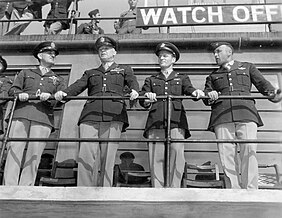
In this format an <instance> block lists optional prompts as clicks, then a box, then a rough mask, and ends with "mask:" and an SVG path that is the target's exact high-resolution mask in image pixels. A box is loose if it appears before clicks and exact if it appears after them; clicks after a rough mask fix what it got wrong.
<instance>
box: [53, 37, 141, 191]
mask: <svg viewBox="0 0 282 218" xmlns="http://www.w3.org/2000/svg"><path fill="white" fill-rule="evenodd" d="M95 47H96V49H97V50H98V55H99V58H100V60H101V62H102V64H101V65H100V66H99V67H98V68H96V69H90V70H86V71H85V72H84V74H83V76H82V77H81V78H80V79H78V80H77V81H76V82H75V83H73V84H72V85H70V86H69V87H68V88H67V89H66V90H64V91H60V92H58V93H56V94H55V98H56V99H57V100H62V99H63V97H64V96H67V95H69V96H76V95H78V94H80V93H82V92H83V91H84V90H85V89H88V95H89V96H123V95H124V88H125V86H126V85H127V86H128V88H129V90H130V99H131V100H134V99H136V98H137V97H138V96H139V94H138V90H139V85H138V82H137V80H136V77H135V75H134V74H133V70H132V68H131V67H130V66H127V65H119V64H117V63H115V61H114V59H115V56H116V54H117V52H116V48H117V43H116V41H115V40H114V39H112V38H110V37H106V36H105V37H100V38H98V39H97V41H96V42H95ZM78 125H79V133H80V137H81V138H120V135H121V131H122V130H125V128H126V127H128V125H129V124H128V116H127V111H126V104H125V102H124V100H118V99H113V100H88V101H87V102H86V104H85V106H84V108H83V110H82V112H81V115H80V118H79V121H78ZM118 145H119V144H118V143H117V142H108V143H101V145H99V143H98V142H81V143H80V150H79V155H78V186H97V185H100V186H112V182H113V167H114V163H115V156H116V152H117V149H118ZM99 169H100V170H101V176H100V182H99V184H98V170H99Z"/></svg>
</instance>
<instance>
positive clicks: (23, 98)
mask: <svg viewBox="0 0 282 218" xmlns="http://www.w3.org/2000/svg"><path fill="white" fill-rule="evenodd" d="M28 99H29V95H28V94H27V93H25V92H23V93H20V94H19V100H20V101H28Z"/></svg>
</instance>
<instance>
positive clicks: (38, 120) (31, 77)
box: [4, 42, 64, 186]
mask: <svg viewBox="0 0 282 218" xmlns="http://www.w3.org/2000/svg"><path fill="white" fill-rule="evenodd" d="M58 54H59V52H58V49H57V47H56V45H55V43H54V42H42V43H40V44H39V45H38V46H36V48H35V49H34V51H33V56H34V57H35V58H36V59H37V60H38V61H39V66H38V67H36V68H34V69H24V70H22V71H20V72H19V73H18V74H17V75H16V77H15V80H14V83H13V85H12V87H11V88H10V90H9V95H10V96H14V97H15V96H17V97H18V100H19V101H18V102H17V105H16V108H15V111H14V116H13V120H12V126H11V130H10V135H9V137H11V138H48V137H49V135H50V133H51V132H52V131H54V114H53V113H54V111H53V107H54V105H55V103H56V101H55V100H49V98H50V97H51V96H52V95H53V94H55V93H56V92H57V91H59V90H61V89H63V88H64V81H63V79H62V78H61V77H59V76H57V75H56V74H55V73H54V72H53V71H52V70H51V67H52V66H53V65H54V64H55V59H56V56H57V55H58ZM30 97H39V99H40V100H29V98H30ZM26 144H28V146H27V151H26V155H25V158H24V160H25V161H24V164H23V166H22V171H21V174H20V169H21V165H22V164H21V163H22V159H23V153H24V149H25V147H26ZM45 145H46V142H43V141H30V142H26V141H20V142H9V143H8V146H7V148H8V155H7V160H6V164H5V169H4V185H9V186H15V185H22V186H32V185H34V183H35V179H36V174H37V169H38V165H39V162H40V159H41V155H42V153H43V150H44V148H45Z"/></svg>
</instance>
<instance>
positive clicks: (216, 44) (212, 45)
mask: <svg viewBox="0 0 282 218" xmlns="http://www.w3.org/2000/svg"><path fill="white" fill-rule="evenodd" d="M222 45H226V46H228V47H229V48H231V49H232V51H234V48H233V46H232V45H231V44H230V43H229V42H213V43H211V44H210V48H211V50H212V51H214V50H215V49H216V48H218V47H219V46H222Z"/></svg>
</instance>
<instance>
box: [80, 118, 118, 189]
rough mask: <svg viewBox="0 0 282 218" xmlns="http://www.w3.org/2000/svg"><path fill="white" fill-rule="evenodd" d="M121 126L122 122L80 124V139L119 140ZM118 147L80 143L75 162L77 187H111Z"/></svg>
mask: <svg viewBox="0 0 282 218" xmlns="http://www.w3.org/2000/svg"><path fill="white" fill-rule="evenodd" d="M122 126H123V123H122V122H93V123H82V124H80V126H79V133H80V138H120V136H121V130H122ZM118 147H119V143H118V142H101V143H99V142H81V143H80V148H79V154H78V160H77V162H78V181H77V184H78V186H104V187H111V186H112V183H113V169H114V164H115V157H116V153H117V149H118ZM99 170H100V175H99Z"/></svg>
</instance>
